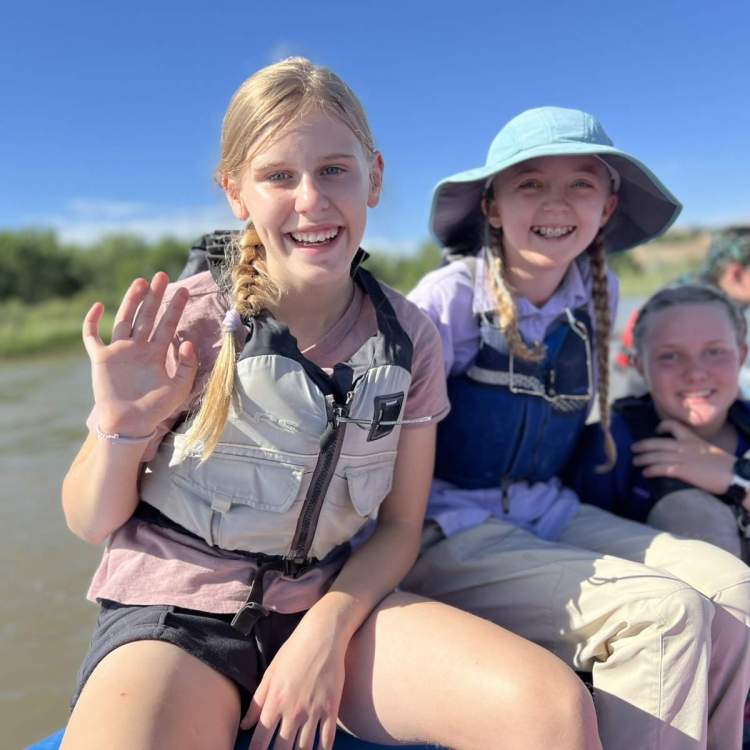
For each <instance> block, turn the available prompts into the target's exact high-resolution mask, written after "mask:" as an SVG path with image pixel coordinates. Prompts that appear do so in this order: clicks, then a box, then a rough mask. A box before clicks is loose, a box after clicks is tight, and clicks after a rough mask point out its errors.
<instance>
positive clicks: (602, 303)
mask: <svg viewBox="0 0 750 750" xmlns="http://www.w3.org/2000/svg"><path fill="white" fill-rule="evenodd" d="M588 253H589V259H590V261H591V292H592V299H593V302H594V312H595V313H596V316H595V324H594V332H595V333H594V335H595V348H596V370H597V379H598V380H597V382H598V388H597V391H598V394H597V395H598V398H599V423H600V424H601V428H602V432H603V433H604V452H605V454H606V456H607V461H606V463H604V464H602V465H601V466H597V468H596V470H597V472H599V473H600V474H601V473H604V472H606V471H610V470H611V469H612V468H613V467H614V465H615V463H616V461H617V446H616V445H615V441H614V438H613V437H612V432H611V430H610V411H609V336H610V330H611V325H612V320H611V315H610V309H609V282H608V279H607V251H606V249H605V247H604V240H603V239H602V237H601V233H600V234H599V235H597V237H596V238H595V239H594V241H593V242H592V243H591V245H590V246H589V249H588Z"/></svg>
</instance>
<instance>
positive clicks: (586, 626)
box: [404, 107, 750, 750]
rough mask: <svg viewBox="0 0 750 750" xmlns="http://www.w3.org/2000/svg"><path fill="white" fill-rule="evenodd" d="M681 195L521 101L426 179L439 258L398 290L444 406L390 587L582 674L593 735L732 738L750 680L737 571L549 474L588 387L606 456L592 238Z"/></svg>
mask: <svg viewBox="0 0 750 750" xmlns="http://www.w3.org/2000/svg"><path fill="white" fill-rule="evenodd" d="M679 210H680V205H679V203H678V202H677V201H676V200H675V198H674V197H673V196H672V195H671V193H669V191H668V190H667V189H666V188H665V187H664V186H663V185H662V184H661V182H660V181H659V180H658V179H657V178H656V177H655V176H654V175H653V173H652V172H651V171H650V170H649V169H648V168H647V167H645V166H644V165H643V164H642V163H641V162H640V161H638V160H637V159H635V158H634V157H632V156H630V155H629V154H627V153H625V152H623V151H622V150H620V149H617V148H615V147H614V146H613V145H612V142H611V141H610V139H609V137H608V136H607V134H606V133H605V131H604V129H603V128H602V126H601V124H600V123H599V122H598V121H597V120H596V119H595V118H594V117H592V116H591V115H589V114H587V113H585V112H581V111H578V110H570V109H562V108H558V107H542V108H539V109H533V110H529V111H527V112H524V113H522V114H520V115H518V116H517V117H515V118H514V119H512V120H511V121H510V122H509V123H507V124H506V125H505V126H504V127H503V128H502V129H501V130H500V132H499V133H498V134H497V136H496V137H495V139H494V141H493V142H492V144H491V146H490V150H489V153H488V157H487V162H486V164H485V165H484V166H483V167H479V168H477V169H472V170H468V171H466V172H462V173H459V174H457V175H453V176H451V177H448V178H446V179H445V180H443V181H442V182H440V183H439V184H438V186H437V187H436V189H435V193H434V197H433V205H432V216H431V226H432V230H433V232H434V234H435V236H436V237H437V238H438V240H439V241H440V242H441V243H442V244H443V245H444V246H445V247H446V248H447V252H448V258H449V260H450V261H452V262H449V263H448V264H446V265H445V266H444V267H443V268H441V269H439V270H437V271H434V272H432V273H431V274H428V275H427V276H426V277H425V278H424V279H423V280H422V281H421V282H420V284H419V285H418V286H417V288H416V289H415V290H414V291H413V292H412V294H411V295H410V298H411V299H412V300H413V301H414V302H416V303H417V304H418V305H419V306H420V307H421V308H422V309H423V310H425V312H427V314H428V315H429V316H430V317H431V318H432V320H433V322H435V324H436V325H437V326H438V330H439V332H440V334H441V338H442V340H443V346H444V366H445V372H446V375H447V377H448V392H449V397H450V401H451V413H450V415H449V416H448V417H447V418H446V420H444V421H443V422H442V423H441V425H440V427H439V429H438V439H437V456H436V463H435V480H434V482H433V485H432V489H431V492H430V499H429V506H428V512H427V516H428V519H429V520H428V522H427V525H426V527H425V531H424V534H423V545H422V553H421V556H420V558H419V560H418V562H417V563H416V565H415V567H414V569H413V570H412V571H411V572H410V574H409V575H408V576H407V578H406V579H405V584H404V585H405V587H406V588H407V589H408V590H410V591H412V592H416V593H420V594H422V595H425V596H430V597H433V598H436V599H439V600H441V601H444V602H447V603H450V604H453V605H454V606H457V607H461V608H462V609H465V610H467V611H470V612H473V613H475V614H479V615H481V616H483V617H485V618H487V619H488V620H491V621H493V622H495V623H498V624H500V625H502V626H504V627H507V628H508V629H509V630H512V631H513V632H516V633H518V634H520V635H523V636H524V637H526V638H529V639H530V640H532V641H534V642H536V643H539V644H542V645H544V646H545V647H547V648H548V649H550V650H551V651H552V652H554V653H555V654H557V655H558V656H560V657H561V658H562V659H563V660H564V661H566V662H567V663H568V664H570V665H571V666H573V667H574V668H575V669H577V670H581V671H585V672H591V673H592V680H593V684H594V702H595V705H596V708H597V714H598V719H599V727H600V734H601V737H602V742H603V745H604V746H605V747H606V748H607V750H613V749H619V748H622V749H623V750H624V749H625V748H633V747H638V748H639V750H647V749H651V748H653V749H654V750H655V749H656V748H659V750H665V749H666V748H670V749H671V748H681V749H682V748H684V749H685V750H687V748H690V749H691V750H695V749H696V748H706V747H710V748H714V749H715V750H719V748H722V749H723V748H730V747H731V748H734V747H739V746H740V738H741V730H742V707H743V704H744V699H745V696H746V694H747V688H748V683H749V682H750V659H749V656H748V628H747V625H748V619H749V616H748V615H749V613H750V570H748V569H747V568H745V567H744V566H743V565H742V564H741V563H739V561H738V560H737V559H736V558H734V557H732V556H730V555H727V554H726V553H724V552H722V551H720V550H717V549H716V548H714V547H711V546H709V545H706V544H703V543H700V542H693V541H682V540H677V539H675V538H674V537H671V536H669V535H667V534H658V533H656V532H655V531H654V530H653V529H649V528H647V527H645V526H640V525H639V524H635V523H631V522H628V521H624V520H623V519H619V518H617V517H615V516H612V515H610V514H607V513H605V512H603V511H601V510H599V509H598V508H594V507H592V506H588V505H585V506H582V505H581V504H580V502H579V499H578V497H577V495H576V494H575V493H574V492H573V491H572V490H571V489H569V488H568V487H566V486H565V484H564V483H563V482H562V481H561V479H560V475H561V474H562V473H563V472H564V470H565V469H566V466H567V465H568V463H569V462H570V460H571V457H572V455H573V452H574V450H575V446H576V442H577V440H578V438H579V437H580V435H581V432H582V430H583V428H584V424H585V421H586V417H587V415H588V413H589V410H590V409H591V407H592V405H593V402H594V394H596V393H597V392H598V396H599V410H600V415H601V425H600V426H599V427H597V430H598V431H599V432H598V434H599V435H600V437H601V443H602V445H603V447H604V450H603V451H602V461H601V464H600V466H599V467H598V469H599V470H602V471H604V470H607V469H608V468H610V467H611V466H612V465H613V463H614V462H615V460H616V447H615V444H614V441H613V440H612V437H611V434H610V419H609V408H608V367H607V363H608V347H609V334H610V326H611V321H612V319H613V313H614V310H615V308H616V302H617V284H616V279H615V277H614V276H613V275H612V274H611V273H609V272H608V270H607V263H606V253H607V252H615V251H621V250H625V249H627V248H629V247H632V246H633V245H636V244H640V243H643V242H646V241H647V240H649V239H651V238H653V237H655V236H657V235H658V234H660V233H661V232H663V231H665V230H666V229H667V228H668V227H669V226H670V224H671V223H672V222H673V221H674V219H675V218H676V216H677V214H678V213H679ZM719 572H720V574H718V573H719Z"/></svg>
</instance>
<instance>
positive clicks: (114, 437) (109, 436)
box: [96, 425, 156, 445]
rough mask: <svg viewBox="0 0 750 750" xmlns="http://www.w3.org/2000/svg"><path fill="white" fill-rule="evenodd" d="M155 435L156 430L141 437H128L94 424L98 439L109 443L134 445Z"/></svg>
mask: <svg viewBox="0 0 750 750" xmlns="http://www.w3.org/2000/svg"><path fill="white" fill-rule="evenodd" d="M154 435H156V430H154V431H153V432H150V433H149V434H148V435H143V436H142V437H128V436H127V435H121V434H120V433H119V432H105V431H104V430H103V429H102V428H101V427H99V425H97V426H96V436H97V437H98V438H99V439H100V440H108V441H109V442H110V443H122V444H125V445H135V444H136V443H145V442H146V441H147V440H151V438H152V437H154Z"/></svg>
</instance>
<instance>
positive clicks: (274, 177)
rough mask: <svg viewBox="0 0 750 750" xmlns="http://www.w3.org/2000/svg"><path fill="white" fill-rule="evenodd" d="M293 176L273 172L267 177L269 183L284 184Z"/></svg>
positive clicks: (287, 173) (286, 173)
mask: <svg viewBox="0 0 750 750" xmlns="http://www.w3.org/2000/svg"><path fill="white" fill-rule="evenodd" d="M291 176H292V175H291V174H290V173H289V172H271V174H269V175H266V179H267V180H268V181H269V182H283V181H284V180H288V179H290V178H291Z"/></svg>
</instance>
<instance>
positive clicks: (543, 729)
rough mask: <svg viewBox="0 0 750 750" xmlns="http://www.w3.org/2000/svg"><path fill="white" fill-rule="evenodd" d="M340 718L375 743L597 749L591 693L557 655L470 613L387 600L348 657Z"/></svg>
mask: <svg viewBox="0 0 750 750" xmlns="http://www.w3.org/2000/svg"><path fill="white" fill-rule="evenodd" d="M346 671H347V678H346V684H345V686H344V697H343V701H342V706H341V713H340V718H341V721H342V722H343V724H344V725H345V726H346V727H347V728H348V729H349V730H350V731H351V732H353V733H354V734H356V735H357V736H360V737H363V738H365V739H367V740H370V741H373V742H380V743H383V744H401V743H405V742H430V743H433V744H439V745H443V746H447V747H451V748H456V749H457V750H473V749H474V748H476V749H477V750H480V749H481V750H487V748H491V747H501V746H502V747H503V748H504V750H513V749H514V748H518V749H519V750H520V749H523V750H534V748H544V749H545V750H547V749H548V748H555V750H567V749H568V748H570V750H573V749H575V750H599V749H600V748H601V744H600V742H599V738H598V734H597V727H596V716H595V713H594V707H593V703H592V701H591V697H590V696H589V694H588V692H587V691H586V689H585V687H584V686H583V684H582V683H581V682H580V680H579V679H578V678H577V677H576V675H575V673H574V672H572V671H571V670H570V669H569V668H568V667H566V666H565V665H564V664H563V663H562V662H561V661H560V660H559V659H557V658H556V657H555V656H553V655H552V654H550V653H549V652H547V651H545V650H544V649H543V648H541V647H539V646H536V645H534V644H532V643H530V642H529V641H526V640H524V639H522V638H520V637H518V636H515V635H513V634H512V633H509V632H508V631H506V630H503V629H502V628H499V627H497V626H496V625H493V624H492V623H490V622H488V621H486V620H483V619H481V618H479V617H475V616H474V615H470V614H468V613H465V612H462V611H460V610H458V609H455V608H453V607H449V606H447V605H444V604H440V603H438V602H433V601H429V600H425V599H422V598H421V597H417V596H414V595H411V594H392V595H391V596H389V597H387V598H386V599H385V600H384V601H383V602H382V604H381V605H380V606H379V607H378V608H377V609H376V610H375V611H374V612H373V614H372V615H371V616H370V617H369V619H368V620H367V621H366V622H365V624H364V625H363V626H362V627H361V628H360V630H359V631H358V633H357V635H356V636H355V638H354V639H353V641H352V643H351V645H350V647H349V652H348V654H347V670H346Z"/></svg>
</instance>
